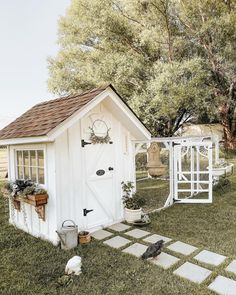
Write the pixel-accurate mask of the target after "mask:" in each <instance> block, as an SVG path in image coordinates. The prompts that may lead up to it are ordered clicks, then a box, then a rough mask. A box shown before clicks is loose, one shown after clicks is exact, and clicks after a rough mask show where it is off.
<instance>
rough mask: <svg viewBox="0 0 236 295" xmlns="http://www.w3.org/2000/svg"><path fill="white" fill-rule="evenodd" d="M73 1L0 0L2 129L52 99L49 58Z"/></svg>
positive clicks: (52, 53) (56, 47) (0, 118)
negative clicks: (64, 16)
mask: <svg viewBox="0 0 236 295" xmlns="http://www.w3.org/2000/svg"><path fill="white" fill-rule="evenodd" d="M69 4H70V0H0V129H1V128H3V127H4V126H5V125H6V124H8V123H10V122H11V121H13V120H14V119H15V118H16V117H18V116H20V115H21V114H22V113H23V112H25V111H27V109H29V108H30V107H32V106H33V105H35V104H36V103H39V102H41V101H44V100H48V99H51V98H53V95H52V94H51V93H49V91H48V89H47V79H48V69H47V58H48V57H49V56H55V55H56V53H57V51H58V45H57V24H58V19H59V17H60V16H61V15H65V12H66V9H67V7H68V6H69Z"/></svg>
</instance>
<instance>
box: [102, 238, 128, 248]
mask: <svg viewBox="0 0 236 295" xmlns="http://www.w3.org/2000/svg"><path fill="white" fill-rule="evenodd" d="M129 243H131V241H130V240H128V239H125V238H122V237H120V236H116V237H113V238H111V239H109V240H106V241H105V242H103V244H106V245H108V246H110V247H112V248H116V249H118V248H121V247H123V246H125V245H127V244H129Z"/></svg>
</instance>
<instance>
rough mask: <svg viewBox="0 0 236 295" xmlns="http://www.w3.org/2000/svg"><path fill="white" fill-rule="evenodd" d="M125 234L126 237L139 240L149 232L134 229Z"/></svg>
mask: <svg viewBox="0 0 236 295" xmlns="http://www.w3.org/2000/svg"><path fill="white" fill-rule="evenodd" d="M125 234H126V235H127V236H130V237H132V238H135V239H140V238H142V237H145V236H147V235H150V232H148V231H145V230H142V229H138V228H135V229H132V230H130V231H128V232H126V233H125Z"/></svg>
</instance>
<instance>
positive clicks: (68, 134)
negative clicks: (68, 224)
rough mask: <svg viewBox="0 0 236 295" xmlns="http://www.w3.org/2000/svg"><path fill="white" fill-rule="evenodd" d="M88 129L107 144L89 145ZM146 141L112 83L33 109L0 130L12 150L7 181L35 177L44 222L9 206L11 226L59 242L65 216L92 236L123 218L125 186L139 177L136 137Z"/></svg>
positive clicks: (2, 141)
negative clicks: (44, 198) (42, 191)
mask: <svg viewBox="0 0 236 295" xmlns="http://www.w3.org/2000/svg"><path fill="white" fill-rule="evenodd" d="M91 128H92V129H93V131H94V132H95V134H97V135H98V136H102V137H103V136H106V135H109V141H108V142H107V143H103V144H100V143H98V144H91V134H92V129H91ZM148 139H150V133H149V131H148V130H147V129H146V127H145V126H144V125H143V124H142V123H141V122H140V120H139V119H138V118H137V117H136V115H135V114H134V113H133V112H132V110H131V109H130V108H129V107H128V106H127V105H126V104H125V103H124V101H123V100H122V99H121V97H120V96H119V95H118V94H117V93H116V91H115V89H114V88H113V87H112V86H111V85H109V86H105V87H101V88H97V89H94V90H91V91H89V92H86V93H83V94H80V95H78V94H77V95H71V96H68V97H64V98H59V99H55V100H51V101H48V102H44V103H41V104H38V105H36V106H34V107H33V108H32V109H30V110H29V111H28V112H26V113H24V114H23V115H22V116H21V117H20V118H18V119H16V120H15V121H14V122H13V123H11V124H10V125H8V126H7V127H5V128H4V129H3V130H1V131H0V144H2V145H7V147H8V153H9V158H8V160H9V180H15V179H32V180H34V181H35V182H37V183H39V184H40V185H42V186H43V187H45V188H46V189H47V191H48V195H49V199H48V204H47V205H46V206H45V210H46V214H45V221H43V220H41V219H39V218H38V215H37V213H36V212H35V208H34V207H33V206H31V205H29V204H24V206H23V207H22V210H21V211H17V210H15V209H12V206H11V207H10V209H11V214H10V222H12V223H15V225H16V226H17V227H19V228H21V229H23V230H25V231H28V232H29V233H30V234H32V235H34V236H39V237H42V238H44V239H47V240H50V241H51V242H53V243H54V244H57V242H58V236H57V234H56V232H55V231H56V230H58V229H59V228H60V227H61V224H62V222H63V221H64V220H66V219H72V220H74V221H75V222H76V224H78V226H79V230H85V229H87V230H90V231H93V230H95V229H97V228H99V227H103V226H107V225H110V224H112V223H116V222H118V221H120V220H122V219H123V206H122V199H121V198H122V192H121V181H123V180H131V181H134V179H135V163H134V158H135V155H134V149H133V145H132V140H148ZM23 209H24V210H25V212H24V210H23ZM12 211H13V212H12ZM12 213H13V214H12ZM25 216H27V218H25ZM13 219H14V220H13Z"/></svg>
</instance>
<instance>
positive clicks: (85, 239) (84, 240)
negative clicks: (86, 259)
mask: <svg viewBox="0 0 236 295" xmlns="http://www.w3.org/2000/svg"><path fill="white" fill-rule="evenodd" d="M78 235H79V244H81V245H85V244H88V243H90V241H91V236H90V233H89V232H88V231H80V232H79V234H78Z"/></svg>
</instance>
